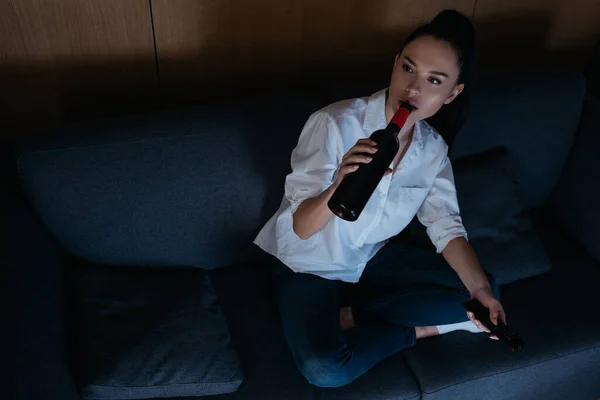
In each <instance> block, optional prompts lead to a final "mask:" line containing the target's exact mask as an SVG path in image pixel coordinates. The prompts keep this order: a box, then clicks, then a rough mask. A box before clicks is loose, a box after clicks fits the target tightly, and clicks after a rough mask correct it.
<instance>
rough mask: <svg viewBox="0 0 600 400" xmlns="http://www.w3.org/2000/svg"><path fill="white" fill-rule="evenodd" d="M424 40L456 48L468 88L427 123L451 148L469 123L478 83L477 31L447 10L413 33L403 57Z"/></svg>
mask: <svg viewBox="0 0 600 400" xmlns="http://www.w3.org/2000/svg"><path fill="white" fill-rule="evenodd" d="M423 36H433V37H434V38H436V39H439V40H443V41H444V42H447V43H448V44H450V46H452V49H454V52H455V53H456V57H457V59H458V67H459V68H460V74H459V77H458V82H457V83H463V84H464V85H465V88H464V90H463V92H462V93H461V94H460V95H459V96H458V97H457V98H456V99H455V100H454V101H453V102H452V103H450V104H448V105H444V106H443V107H442V108H441V109H440V111H438V112H437V113H436V114H435V115H433V116H432V117H430V118H428V119H427V122H428V123H429V124H430V125H431V126H433V127H434V128H435V129H436V130H437V131H438V133H439V134H440V135H442V137H443V138H444V140H446V143H448V146H450V145H451V144H452V141H453V140H454V137H455V136H456V134H457V133H458V131H459V130H460V128H461V126H462V124H463V123H464V121H465V120H466V116H467V115H466V114H467V103H468V100H469V94H470V92H471V90H472V86H473V83H474V82H473V80H474V75H475V59H476V43H475V28H474V27H473V24H472V23H471V21H470V20H469V18H467V17H466V16H464V15H462V14H461V13H459V12H457V11H456V10H444V11H442V12H440V13H439V14H438V15H436V16H435V18H434V19H433V20H432V21H431V22H430V23H428V24H425V25H422V26H420V27H418V28H417V29H416V30H415V31H414V32H413V33H411V34H410V36H408V38H406V40H405V41H404V44H403V45H402V48H401V49H400V53H401V52H402V50H403V49H404V47H406V45H408V44H409V43H410V42H412V41H414V40H415V39H417V38H420V37H423Z"/></svg>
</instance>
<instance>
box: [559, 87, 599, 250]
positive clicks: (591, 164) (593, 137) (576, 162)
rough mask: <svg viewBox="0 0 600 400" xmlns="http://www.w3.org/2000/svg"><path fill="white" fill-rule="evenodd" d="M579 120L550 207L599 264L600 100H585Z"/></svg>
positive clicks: (568, 231) (590, 98)
mask: <svg viewBox="0 0 600 400" xmlns="http://www.w3.org/2000/svg"><path fill="white" fill-rule="evenodd" d="M581 121H582V124H581V126H580V129H579V132H578V135H577V138H576V139H575V144H574V145H573V151H572V153H571V156H570V157H569V161H568V162H567V165H566V166H565V170H564V172H563V174H562V176H561V179H560V181H559V183H558V185H557V186H556V188H555V190H554V192H553V196H552V197H551V202H550V205H551V207H552V212H553V215H554V216H555V217H556V219H557V220H558V221H559V222H560V224H561V226H563V227H564V228H565V230H566V231H567V233H569V235H571V236H572V237H574V238H575V239H576V240H577V241H578V242H579V243H581V244H583V245H584V246H585V248H586V249H587V250H588V251H589V252H590V254H591V255H592V256H594V257H595V258H596V260H598V261H600V207H598V204H600V185H599V183H600V159H599V158H598V149H600V100H598V99H596V98H592V97H589V98H588V99H587V101H586V104H585V107H584V111H583V116H582V117H581Z"/></svg>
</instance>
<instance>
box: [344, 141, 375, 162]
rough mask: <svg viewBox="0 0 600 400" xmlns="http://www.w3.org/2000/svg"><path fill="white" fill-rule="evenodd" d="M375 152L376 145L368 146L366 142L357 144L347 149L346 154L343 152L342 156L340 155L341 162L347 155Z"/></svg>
mask: <svg viewBox="0 0 600 400" xmlns="http://www.w3.org/2000/svg"><path fill="white" fill-rule="evenodd" d="M375 153H377V147H373V146H369V145H366V144H357V145H355V146H354V147H352V148H351V149H350V150H348V152H347V153H346V154H344V157H342V163H344V162H345V161H346V160H347V159H348V158H349V157H352V156H354V155H357V154H362V155H366V154H375Z"/></svg>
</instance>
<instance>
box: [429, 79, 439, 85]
mask: <svg viewBox="0 0 600 400" xmlns="http://www.w3.org/2000/svg"><path fill="white" fill-rule="evenodd" d="M429 82H431V83H433V84H434V85H440V84H441V83H442V81H440V80H439V79H437V78H429Z"/></svg>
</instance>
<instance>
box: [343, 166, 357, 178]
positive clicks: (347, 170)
mask: <svg viewBox="0 0 600 400" xmlns="http://www.w3.org/2000/svg"><path fill="white" fill-rule="evenodd" d="M357 169H358V165H357V164H352V165H344V166H342V167H340V170H339V173H338V175H339V178H338V179H341V178H342V177H344V176H345V175H348V174H349V173H351V172H354V171H356V170H357Z"/></svg>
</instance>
